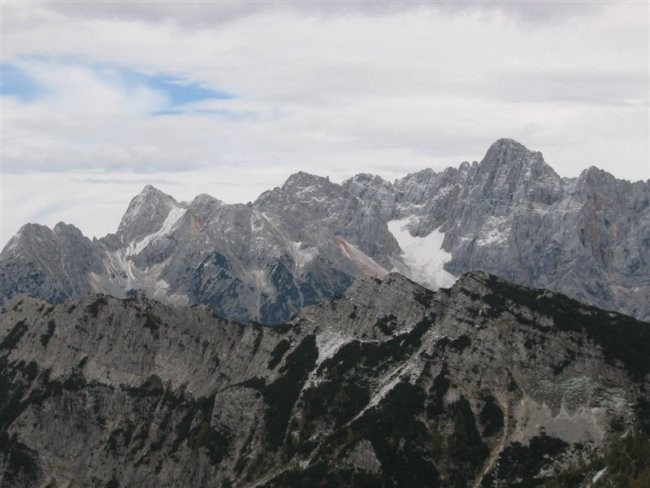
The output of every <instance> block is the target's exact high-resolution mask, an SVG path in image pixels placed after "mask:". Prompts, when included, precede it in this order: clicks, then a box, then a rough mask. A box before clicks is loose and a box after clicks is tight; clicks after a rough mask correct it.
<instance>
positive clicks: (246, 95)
mask: <svg viewBox="0 0 650 488" xmlns="http://www.w3.org/2000/svg"><path fill="white" fill-rule="evenodd" d="M649 5H650V4H649V3H648V2H647V1H637V2H632V1H630V2H625V1H618V0H617V1H610V2H584V1H583V2H570V1H549V2H539V1H534V0H529V1H528V2H526V1H514V2H507V1H494V2H489V1H478V0H476V1H471V2H453V1H439V2H424V1H410V2H402V3H400V2H375V1H373V2H371V1H360V2H350V1H340V2H335V1H321V2H288V1H286V0H285V1H278V2H272V1H262V2H245V4H244V2H226V1H220V2H206V1H203V2H199V3H189V2H180V1H179V2H178V3H174V2H128V3H126V2H114V1H113V2H104V3H101V2H97V1H93V2H91V1H87V2H73V1H67V2H58V3H53V2H49V3H28V2H25V1H21V2H11V1H7V0H3V1H2V3H0V10H1V12H0V14H1V15H0V18H1V22H2V25H1V36H2V38H1V43H0V48H1V52H0V63H1V65H0V68H1V79H0V83H1V85H0V88H1V90H2V96H1V101H2V114H1V122H2V126H1V134H0V150H1V158H2V221H1V222H0V231H1V233H0V246H2V245H4V244H5V243H6V241H7V240H8V239H9V238H10V237H11V236H12V235H13V234H15V232H16V231H17V230H18V228H19V227H20V226H21V225H22V224H24V223H26V222H38V223H43V224H46V225H50V226H51V225H54V224H55V223H56V222H58V221H60V220H63V221H66V222H69V223H74V224H75V225H77V226H78V227H80V228H81V229H82V231H83V232H84V233H85V234H87V235H89V236H97V237H100V236H102V235H104V234H106V233H108V232H111V231H114V230H115V229H116V228H117V224H118V222H119V220H120V217H121V215H122V213H123V212H124V210H125V209H126V207H127V205H128V203H129V200H130V199H131V198H132V197H133V196H134V195H135V194H136V193H138V192H139V191H140V189H141V188H142V186H144V185H145V184H147V183H151V184H154V185H156V186H158V187H159V188H161V189H162V190H163V191H166V192H167V193H170V194H172V195H173V196H175V197H176V198H177V199H178V200H190V199H192V198H193V197H194V196H195V195H196V194H199V193H209V194H211V195H213V196H215V197H217V198H219V199H221V200H224V201H226V202H246V201H248V200H253V199H255V197H256V196H257V195H258V194H259V193H261V192H262V191H263V190H265V189H268V188H272V187H274V186H278V185H280V184H281V183H282V182H283V181H284V180H285V179H286V178H287V176H289V175H290V174H291V173H293V172H295V171H298V170H303V171H308V172H312V173H316V174H320V175H323V176H325V175H327V176H330V177H331V178H332V179H333V180H335V181H341V180H343V179H344V178H346V177H349V176H351V175H353V174H355V173H358V172H369V173H377V174H380V175H382V176H383V177H385V178H387V179H391V180H392V179H394V178H395V177H398V176H402V175H404V174H406V173H408V172H413V171H417V170H420V169H423V168H426V167H433V168H444V167H446V166H449V165H453V166H457V165H458V164H459V163H461V162H462V161H465V160H467V161H473V160H480V159H481V158H482V157H483V155H484V154H485V152H486V150H487V148H488V147H489V145H490V144H491V143H492V142H494V141H495V140H496V139H498V138H501V137H510V138H514V139H517V140H518V141H520V142H521V143H523V144H525V145H526V146H528V147H529V148H530V149H534V150H539V151H542V153H543V154H544V156H545V159H546V161H547V162H548V163H549V164H550V165H551V166H553V167H554V168H555V170H556V171H557V172H558V173H559V174H560V175H563V176H577V175H578V174H579V173H580V171H582V170H583V169H585V168H587V167H588V166H590V165H595V166H598V167H600V168H603V169H605V170H607V171H609V172H611V173H612V174H614V175H615V176H617V177H620V178H627V179H631V180H638V179H644V180H645V179H648V178H650V163H649V150H648V138H649V105H648V92H649V65H648V64H649V62H648V57H649V42H650V41H649V21H648V18H649V14H650V7H649Z"/></svg>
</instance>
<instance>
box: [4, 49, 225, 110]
mask: <svg viewBox="0 0 650 488" xmlns="http://www.w3.org/2000/svg"><path fill="white" fill-rule="evenodd" d="M41 62H42V61H41ZM45 62H48V61H45ZM66 65H68V66H71V65H77V66H79V65H81V66H82V67H83V68H85V69H88V70H89V71H91V72H92V73H93V74H94V76H96V77H97V78H99V79H103V80H105V81H106V82H107V83H109V84H114V83H118V84H119V85H122V86H123V87H124V88H125V89H127V90H128V89H129V88H130V87H133V88H135V87H138V86H145V87H147V88H148V89H150V90H153V91H156V92H158V93H160V94H162V95H164V97H165V99H166V100H167V104H166V106H165V107H163V108H162V109H161V110H159V111H158V112H156V114H159V113H168V114H172V113H174V114H178V113H184V112H185V110H184V108H183V106H184V105H186V104H190V103H195V102H201V101H205V100H228V99H232V98H235V96H234V95H233V94H232V93H229V92H226V91H223V90H219V89H215V88H210V87H207V86H205V85H203V84H200V83H196V82H192V81H187V80H183V79H180V78H175V77H173V76H169V75H162V74H152V75H147V74H142V73H138V72H134V71H130V70H126V69H120V68H115V67H106V66H97V65H92V64H86V63H78V62H77V63H66ZM52 69H56V64H55V63H52ZM0 70H1V73H0V94H2V95H4V96H12V97H16V98H18V99H19V100H21V101H24V102H31V101H34V100H37V99H38V98H39V97H41V96H43V95H44V94H45V93H46V92H47V86H43V85H42V84H40V83H39V82H38V80H35V79H33V78H31V77H30V76H29V75H28V73H27V72H26V71H25V70H23V69H21V68H20V66H18V65H16V64H11V63H1V64H0Z"/></svg>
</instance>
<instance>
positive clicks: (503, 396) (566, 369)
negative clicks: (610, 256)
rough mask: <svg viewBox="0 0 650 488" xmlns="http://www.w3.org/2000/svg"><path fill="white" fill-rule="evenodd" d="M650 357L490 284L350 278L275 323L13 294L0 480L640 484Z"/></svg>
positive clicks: (649, 344)
mask: <svg viewBox="0 0 650 488" xmlns="http://www.w3.org/2000/svg"><path fill="white" fill-rule="evenodd" d="M279 195H282V193H279ZM209 203H210V204H213V205H217V203H213V202H209ZM174 208H175V207H174ZM191 208H193V207H191ZM181 211H182V210H181ZM181 211H179V213H180V212H181ZM187 211H189V210H187ZM163 217H164V218H165V220H166V219H167V216H164V215H162V216H161V217H160V218H161V219H162V218H163ZM157 228H159V227H158V226H157V224H155V223H154V224H151V226H150V227H149V230H148V231H146V232H149V231H150V230H151V229H157ZM141 235H151V234H141ZM129 242H132V241H129ZM162 247H163V246H161V248H162ZM649 351H650V324H648V323H643V322H638V321H636V320H634V319H632V318H630V317H626V316H623V315H618V314H615V313H610V312H604V311H601V310H598V309H595V308H592V307H588V306H585V305H581V304H580V303H578V302H575V301H573V300H571V299H568V298H566V297H565V296H562V295H559V294H554V293H551V292H549V291H536V290H531V289H526V288H522V287H519V286H515V285H511V284H509V283H507V282H505V281H502V280H500V279H498V278H496V277H494V276H490V275H487V274H483V273H470V274H467V275H463V276H461V277H460V278H459V279H458V280H457V281H456V283H455V284H454V286H453V287H452V288H451V289H449V290H447V289H443V290H440V291H439V292H436V293H434V292H431V291H430V290H428V289H426V288H423V287H421V286H419V285H417V284H415V283H413V282H411V281H409V280H408V279H406V278H404V277H402V276H401V275H398V274H389V275H388V276H386V277H385V278H384V279H383V281H382V280H379V279H376V278H370V277H366V278H362V279H360V280H358V281H357V282H356V283H355V284H354V285H353V286H352V287H350V288H349V289H348V291H347V292H346V294H345V296H344V297H342V298H337V299H330V300H325V301H322V302H321V303H319V304H318V305H315V306H312V307H307V308H305V309H304V310H303V311H301V312H300V314H299V315H298V316H297V317H295V318H294V319H293V320H292V321H291V322H289V323H287V324H285V325H282V326H279V327H275V328H268V327H261V326H254V325H252V326H251V325H249V326H242V325H239V324H236V323H232V322H227V321H224V320H221V319H217V318H215V317H214V316H213V315H212V313H211V312H209V311H208V310H207V309H206V308H204V307H173V308H171V307H168V306H166V305H163V304H161V303H159V302H156V301H151V300H149V299H144V298H131V299H125V300H120V299H116V298H112V297H109V296H105V295H91V296H88V297H86V298H82V299H79V300H75V301H72V300H70V301H66V302H65V303H62V304H59V305H50V304H49V303H46V302H44V301H41V300H39V299H34V298H17V299H15V300H14V301H13V302H12V303H11V304H10V305H9V306H8V310H7V311H6V312H5V313H3V314H0V485H2V486H3V487H7V488H14V487H21V488H22V487H36V486H52V487H53V486H70V487H77V486H102V487H104V486H106V487H118V486H119V487H132V486H133V487H134V486H138V487H160V488H163V487H176V486H193V487H213V486H236V487H252V486H265V487H280V486H281V487H286V486H332V487H357V486H370V487H375V486H376V487H381V486H386V487H408V488H417V487H423V486H426V487H436V486H440V487H449V486H474V487H478V486H483V487H490V486H575V487H588V486H603V487H604V486H647V481H648V480H650V440H649V436H650V393H649V390H648V387H649V385H650V362H648V352H649Z"/></svg>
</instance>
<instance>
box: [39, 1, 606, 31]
mask: <svg viewBox="0 0 650 488" xmlns="http://www.w3.org/2000/svg"><path fill="white" fill-rule="evenodd" d="M606 3H607V2H606V1H604V0H593V1H588V2H585V1H580V0H566V1H562V2H541V1H530V2H523V1H509V0H493V1H485V0H460V1H452V0H433V1H432V0H409V1H405V2H389V1H376V0H348V1H322V0H321V1H297V0H293V1H290V0H249V1H223V2H214V3H210V2H184V3H182V2H178V3H169V2H87V1H67V2H52V3H49V2H47V3H42V4H41V5H42V6H44V7H45V8H47V9H48V10H50V11H55V12H59V13H61V14H64V15H69V16H83V17H95V18H124V19H132V20H133V19H138V20H141V21H145V22H157V21H163V20H173V21H175V22H177V23H178V24H179V25H183V26H186V27H202V26H209V25H215V24H220V23H224V22H230V21H233V20H236V19H239V18H242V17H247V16H250V15H255V14H259V13H269V12H273V13H277V12H297V13H300V14H304V15H310V16H323V17H327V16H336V15H345V14H365V15H386V14H393V13H398V12H403V11H406V10H416V9H435V10H438V11H441V12H444V13H448V14H452V15H453V14H457V13H462V12H468V11H478V12H481V13H485V14H490V13H495V12H502V13H504V14H506V15H511V16H513V17H515V18H518V19H520V20H523V21H527V22H545V21H555V20H561V19H563V18H571V17H574V16H581V15H591V14H594V13H596V12H598V11H599V10H600V9H601V8H602V6H603V5H604V4H606Z"/></svg>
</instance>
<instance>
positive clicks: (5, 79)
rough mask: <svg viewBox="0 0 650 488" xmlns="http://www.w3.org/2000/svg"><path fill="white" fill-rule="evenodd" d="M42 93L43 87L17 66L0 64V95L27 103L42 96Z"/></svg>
mask: <svg viewBox="0 0 650 488" xmlns="http://www.w3.org/2000/svg"><path fill="white" fill-rule="evenodd" d="M43 91H44V90H43V87H41V86H40V85H39V84H38V83H36V82H35V81H34V80H32V79H31V78H29V77H28V76H27V75H26V74H25V73H24V72H23V71H22V70H21V69H20V68H18V67H17V66H14V65H13V64H9V63H0V95H2V96H10V97H15V98H18V99H19V100H22V101H23V102H29V101H32V100H34V99H36V98H38V97H39V96H40V95H42V93H43Z"/></svg>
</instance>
